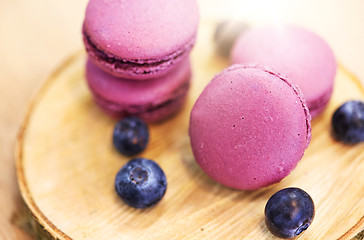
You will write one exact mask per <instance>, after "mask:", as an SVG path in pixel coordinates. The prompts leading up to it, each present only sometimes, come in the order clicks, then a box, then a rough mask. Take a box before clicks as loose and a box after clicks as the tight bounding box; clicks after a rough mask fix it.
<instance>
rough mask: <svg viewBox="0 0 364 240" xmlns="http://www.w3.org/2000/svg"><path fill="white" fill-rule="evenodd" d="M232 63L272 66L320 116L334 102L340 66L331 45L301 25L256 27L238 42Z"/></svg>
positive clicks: (234, 49)
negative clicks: (299, 90)
mask: <svg viewBox="0 0 364 240" xmlns="http://www.w3.org/2000/svg"><path fill="white" fill-rule="evenodd" d="M231 61H232V63H240V64H258V65H263V66H269V67H270V68H272V69H273V70H275V71H277V72H279V73H280V74H282V75H285V76H287V77H288V79H289V80H290V81H291V82H292V83H294V84H297V85H298V87H299V88H300V89H301V91H302V93H303V95H304V97H305V99H306V102H307V105H308V107H309V109H310V112H311V114H312V115H313V116H316V115H318V114H319V113H320V112H321V111H323V110H324V109H325V106H326V105H327V103H328V102H329V100H330V97H331V94H332V91H333V85H334V78H335V74H336V69H337V64H336V60H335V56H334V54H333V52H332V50H331V48H330V47H329V45H328V44H327V43H326V42H325V41H324V40H323V39H322V38H321V37H319V36H318V35H316V34H315V33H313V32H311V31H309V30H306V29H304V28H301V27H297V26H289V25H277V26H264V27H257V28H252V29H250V30H248V31H246V32H245V33H244V34H242V35H241V36H240V37H239V39H238V40H237V41H236V42H235V45H234V47H233V50H232V53H231Z"/></svg>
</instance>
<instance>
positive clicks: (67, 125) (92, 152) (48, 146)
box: [17, 22, 364, 240]
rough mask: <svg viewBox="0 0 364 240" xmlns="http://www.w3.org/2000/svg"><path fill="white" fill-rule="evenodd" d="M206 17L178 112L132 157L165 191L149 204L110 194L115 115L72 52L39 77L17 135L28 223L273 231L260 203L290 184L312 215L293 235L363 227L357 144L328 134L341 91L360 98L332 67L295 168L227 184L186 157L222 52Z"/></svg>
mask: <svg viewBox="0 0 364 240" xmlns="http://www.w3.org/2000/svg"><path fill="white" fill-rule="evenodd" d="M213 26H214V25H213V24H212V23H211V22H203V23H202V27H201V28H200V33H199V34H200V35H199V39H198V42H197V45H196V47H195V49H194V51H193V53H192V64H193V66H194V70H195V71H194V79H193V85H192V89H191V92H190V95H189V98H188V102H187V103H186V105H185V107H184V109H183V110H182V112H180V113H179V114H178V115H177V116H175V117H173V118H171V119H169V120H168V121H165V122H163V123H160V124H154V125H152V126H151V142H150V144H149V146H148V148H147V150H146V151H145V152H143V153H142V154H141V155H140V156H142V157H147V158H151V159H155V160H156V161H157V162H158V163H159V164H160V165H161V167H162V168H163V169H164V171H165V173H166V175H167V179H168V189H167V193H166V195H165V197H164V199H163V200H162V201H161V202H160V203H159V204H158V205H157V206H155V207H153V208H151V209H147V210H135V209H131V208H130V207H127V206H126V205H125V204H123V202H122V201H120V199H118V197H117V196H116V194H115V193H114V190H113V181H114V176H115V174H116V172H117V171H118V170H119V168H120V167H121V166H122V165H123V164H125V163H126V161H127V160H128V159H127V158H125V157H123V156H121V155H120V154H118V153H117V152H116V151H115V150H114V149H113V147H112V144H111V133H112V129H113V125H114V124H115V122H116V120H115V119H111V118H109V117H107V116H105V115H104V114H103V113H102V112H101V111H100V110H99V109H98V108H97V107H96V106H95V104H94V103H93V101H92V98H91V95H90V93H89V91H88V89H87V86H86V84H85V80H84V73H83V71H84V63H85V54H84V53H83V52H80V53H78V54H76V55H75V56H73V57H72V58H70V59H69V60H68V61H67V62H66V63H65V64H64V65H62V66H61V67H60V68H59V69H58V70H57V71H56V72H55V73H54V74H53V75H52V76H51V77H50V79H49V80H48V81H47V83H46V85H45V86H44V87H43V88H42V90H41V91H40V92H39V94H38V95H37V97H36V98H35V100H34V101H33V104H32V106H31V107H30V109H29V111H28V115H27V118H26V120H25V122H24V125H23V128H22V131H21V133H20V135H19V138H18V145H17V146H18V148H17V174H18V181H19V185H20V189H21V193H22V196H23V198H24V200H25V202H26V204H27V206H28V207H29V209H30V210H31V212H32V214H33V215H34V216H35V218H36V219H37V221H39V223H40V224H41V225H42V226H43V227H44V228H45V229H46V230H47V231H48V232H49V233H50V234H51V235H52V236H53V237H54V238H59V239H74V240H78V239H86V238H87V239H99V240H102V239H275V238H274V237H273V236H272V235H271V234H270V233H269V232H268V231H267V229H266V227H265V224H264V215H263V211H264V206H265V203H266V201H267V200H268V198H269V197H270V196H271V195H272V194H273V193H274V192H276V191H277V190H279V189H281V188H284V187H288V186H298V187H301V188H303V189H305V190H306V191H307V192H308V193H309V194H310V195H311V196H312V198H313V199H314V201H315V205H316V216H315V219H314V222H313V224H312V225H311V226H310V228H309V230H308V231H306V232H305V233H304V234H303V235H302V236H301V237H299V238H297V239H350V238H351V237H353V236H355V234H357V233H358V232H359V231H360V230H361V229H363V228H364V208H363V206H364V175H363V174H362V173H363V172H364V152H363V151H362V149H363V144H358V145H355V146H347V145H344V144H342V143H340V142H337V141H335V140H334V139H333V138H332V136H331V134H330V118H331V115H332V113H333V111H334V109H336V108H337V107H338V106H339V105H340V104H341V103H343V102H344V101H346V100H348V99H363V98H364V89H363V87H362V85H361V84H360V82H358V80H357V79H356V78H355V77H354V76H353V75H351V74H350V72H348V71H347V70H346V69H345V68H344V67H343V66H340V68H339V71H338V74H337V78H336V85H335V91H334V96H333V98H332V100H331V102H330V105H329V106H328V108H327V110H326V111H325V112H324V114H322V115H321V116H319V117H318V118H316V119H315V120H314V121H313V133H312V134H313V138H312V142H311V144H310V146H309V148H308V150H307V151H306V154H305V156H304V158H303V159H302V161H301V162H300V163H299V164H298V166H297V168H296V169H295V170H294V171H293V172H292V174H291V175H289V176H288V177H287V178H285V179H284V180H283V181H282V182H280V183H279V184H276V185H274V186H272V187H269V188H266V189H261V190H258V191H251V192H248V191H236V190H231V189H228V188H226V187H223V186H221V185H219V184H217V183H215V182H214V181H212V180H211V179H209V178H208V177H207V176H206V175H205V174H204V173H203V172H202V171H201V170H200V169H199V167H198V166H197V165H196V163H195V162H194V159H193V155H192V153H191V149H190V146H189V139H188V135H187V129H188V120H189V112H190V109H191V107H192V105H193V103H194V101H195V100H196V98H197V97H198V95H199V94H200V92H201V91H202V89H203V87H204V86H205V85H206V84H207V82H208V81H209V80H210V79H211V78H212V77H213V75H214V74H216V73H218V72H219V71H220V70H221V69H223V68H225V67H226V66H227V64H228V63H227V61H226V60H225V59H222V58H219V57H218V56H216V55H214V51H213V49H212V46H213V44H211V42H210V41H211V36H212V31H213Z"/></svg>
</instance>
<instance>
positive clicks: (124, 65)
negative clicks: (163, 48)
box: [82, 28, 186, 70]
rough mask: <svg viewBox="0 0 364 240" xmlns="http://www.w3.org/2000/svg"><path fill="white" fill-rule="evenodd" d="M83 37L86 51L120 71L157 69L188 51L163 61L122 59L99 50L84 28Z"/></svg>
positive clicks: (171, 55)
mask: <svg viewBox="0 0 364 240" xmlns="http://www.w3.org/2000/svg"><path fill="white" fill-rule="evenodd" d="M82 31H83V36H84V41H85V43H86V44H85V45H86V50H87V52H89V53H92V54H94V55H95V57H96V58H98V59H100V60H101V61H103V62H106V63H109V64H112V65H114V67H115V68H118V69H124V70H125V69H129V68H140V67H157V66H158V65H161V64H163V63H166V62H170V61H172V60H174V59H177V58H179V57H180V56H182V55H184V54H185V52H186V50H183V51H180V52H178V53H177V54H176V53H172V54H170V55H169V56H167V57H166V58H165V59H162V60H156V59H143V60H138V59H128V60H126V59H121V58H118V57H116V56H115V55H113V54H110V53H106V52H104V51H102V50H101V49H99V48H98V47H97V46H96V45H95V44H94V43H93V42H92V40H91V38H90V36H89V35H88V34H87V33H86V31H85V29H84V28H83V30H82Z"/></svg>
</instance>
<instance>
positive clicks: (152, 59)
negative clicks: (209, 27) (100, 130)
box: [82, 0, 199, 122]
mask: <svg viewBox="0 0 364 240" xmlns="http://www.w3.org/2000/svg"><path fill="white" fill-rule="evenodd" d="M198 21H199V14H198V6H197V3H196V1H195V0H176V1H169V0H153V1H151V0H134V1H124V0H108V1H106V0H90V1H89V3H88V6H87V9H86V15H85V20H84V25H83V29H82V31H83V39H84V44H85V47H86V50H87V53H88V61H87V64H86V79H87V82H88V85H89V88H90V90H91V92H92V94H93V96H94V99H95V102H96V103H97V104H98V105H99V106H100V107H101V108H102V109H103V110H105V112H106V113H109V114H110V115H112V116H115V117H118V118H121V117H125V116H129V115H133V116H137V117H141V118H143V119H144V120H145V121H148V122H151V121H160V120H163V119H165V118H167V117H169V116H171V115H173V114H174V113H176V112H177V111H178V110H179V109H180V108H181V106H182V104H183V102H184V99H185V96H186V94H187V92H188V88H189V84H190V79H191V68H190V63H189V53H190V51H191V49H192V47H193V46H194V44H195V40H196V32H197V27H198Z"/></svg>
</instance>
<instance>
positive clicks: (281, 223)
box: [265, 188, 315, 238]
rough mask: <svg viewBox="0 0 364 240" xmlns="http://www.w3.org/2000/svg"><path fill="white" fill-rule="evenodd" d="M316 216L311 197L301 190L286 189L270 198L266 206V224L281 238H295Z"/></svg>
mask: <svg viewBox="0 0 364 240" xmlns="http://www.w3.org/2000/svg"><path fill="white" fill-rule="evenodd" d="M314 215H315V205H314V203H313V201H312V198H311V197H310V195H308V194H307V193H306V192H305V191H303V190H302V189H299V188H285V189H282V190H280V191H278V192H276V193H275V194H274V195H273V196H271V197H270V199H269V200H268V202H267V204H266V205H265V224H266V225H267V227H268V229H269V231H270V232H271V233H272V234H273V235H275V236H277V237H280V238H293V237H295V236H298V235H299V234H301V233H302V232H303V231H305V230H306V229H307V228H308V227H309V226H310V224H311V222H312V220H313V217H314Z"/></svg>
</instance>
